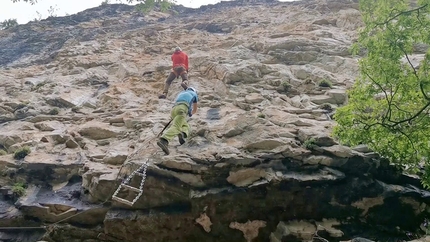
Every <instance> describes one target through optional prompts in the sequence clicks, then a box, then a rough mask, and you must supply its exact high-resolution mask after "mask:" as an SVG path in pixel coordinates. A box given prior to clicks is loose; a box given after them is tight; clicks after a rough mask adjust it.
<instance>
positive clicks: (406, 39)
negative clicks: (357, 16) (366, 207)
mask: <svg viewBox="0 0 430 242" xmlns="http://www.w3.org/2000/svg"><path fill="white" fill-rule="evenodd" d="M360 11H361V13H362V18H363V21H364V24H365V26H364V28H363V29H361V30H360V32H359V39H358V42H357V43H356V44H355V45H354V46H353V52H354V54H359V53H363V52H364V53H365V56H364V58H361V59H360V61H359V66H360V76H359V78H358V80H356V82H355V84H354V86H353V88H352V89H351V90H350V92H349V100H348V104H347V105H345V106H343V107H341V108H339V109H338V110H337V112H336V114H335V116H334V117H335V119H336V121H337V122H338V125H337V126H336V127H335V129H334V135H335V136H336V137H338V138H339V139H340V140H341V141H342V142H344V143H346V144H348V145H358V144H367V145H369V147H370V148H372V149H373V150H374V151H376V152H378V153H380V154H381V155H382V156H384V157H386V158H388V159H390V160H391V161H392V162H393V163H395V164H397V165H399V166H401V167H403V168H405V169H407V170H409V171H412V172H418V171H420V170H424V172H423V174H422V182H423V184H424V185H425V186H426V187H430V167H429V166H428V165H429V163H430V161H429V155H430V148H429V142H430V136H429V135H428V134H429V133H430V116H429V112H430V79H429V76H430V65H429V64H430V52H429V51H428V49H427V48H426V46H427V45H428V44H430V35H429V33H430V31H429V26H430V15H429V13H430V0H419V1H418V2H417V4H413V3H412V1H410V0H401V1H400V0H399V1H386V0H377V1H374V0H360ZM423 167H424V169H422V168H423Z"/></svg>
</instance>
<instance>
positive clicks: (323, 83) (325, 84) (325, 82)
mask: <svg viewBox="0 0 430 242" xmlns="http://www.w3.org/2000/svg"><path fill="white" fill-rule="evenodd" d="M318 86H320V87H330V88H331V87H332V86H333V84H332V83H331V81H329V80H326V79H324V80H321V81H320V83H319V84H318Z"/></svg>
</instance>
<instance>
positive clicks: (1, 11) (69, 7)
mask: <svg viewBox="0 0 430 242" xmlns="http://www.w3.org/2000/svg"><path fill="white" fill-rule="evenodd" d="M0 1H1V3H0V21H3V20H5V19H17V20H18V23H19V24H25V23H27V22H28V21H31V20H34V19H35V18H38V19H39V18H42V19H44V18H47V17H48V16H49V12H48V9H50V8H51V6H52V8H51V9H54V11H55V12H54V13H55V15H56V16H64V15H66V14H75V13H77V12H81V11H83V10H85V9H88V8H93V7H97V6H99V5H100V4H101V3H102V2H103V0H38V1H37V3H36V4H35V5H31V4H29V3H25V2H17V3H13V2H12V0H0ZM223 1H230V0H223ZM281 1H291V0H281ZM120 2H122V3H126V0H110V3H120ZM218 2H220V0H177V1H176V3H177V4H180V5H184V6H185V7H189V8H198V7H200V6H202V5H208V4H215V3H218Z"/></svg>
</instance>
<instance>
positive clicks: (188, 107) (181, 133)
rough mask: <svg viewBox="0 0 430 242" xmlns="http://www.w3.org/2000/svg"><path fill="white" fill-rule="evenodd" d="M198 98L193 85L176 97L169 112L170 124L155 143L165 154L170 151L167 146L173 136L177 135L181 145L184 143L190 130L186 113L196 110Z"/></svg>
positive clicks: (189, 114) (190, 113) (190, 114)
mask: <svg viewBox="0 0 430 242" xmlns="http://www.w3.org/2000/svg"><path fill="white" fill-rule="evenodd" d="M198 100H199V98H198V95H197V90H196V89H195V88H193V87H188V88H187V89H186V90H184V91H182V92H180V93H179V94H178V96H177V97H176V100H175V105H174V106H173V109H172V111H171V113H170V116H171V118H172V124H171V126H170V127H169V129H168V130H167V131H166V133H164V134H163V135H162V136H161V138H160V140H158V142H157V145H158V146H159V147H160V148H161V149H162V150H163V151H164V153H165V154H166V155H168V154H169V153H170V152H169V148H168V145H169V142H170V140H172V139H173V138H174V137H175V136H178V139H179V143H180V144H181V145H183V144H184V143H185V139H186V138H187V137H188V135H189V132H190V126H189V125H188V122H187V115H188V116H189V117H191V116H193V114H195V113H196V112H197V102H198Z"/></svg>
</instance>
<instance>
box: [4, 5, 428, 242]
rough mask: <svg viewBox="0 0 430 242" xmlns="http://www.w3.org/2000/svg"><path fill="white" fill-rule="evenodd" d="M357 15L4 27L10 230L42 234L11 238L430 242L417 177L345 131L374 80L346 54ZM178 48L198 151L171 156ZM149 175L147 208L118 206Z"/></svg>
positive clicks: (232, 8)
mask: <svg viewBox="0 0 430 242" xmlns="http://www.w3.org/2000/svg"><path fill="white" fill-rule="evenodd" d="M357 9H358V7H357V3H356V2H355V1H347V0H330V1H310V0H309V1H300V2H290V3H287V2H284V3H281V2H277V1H269V0H265V1H263V0H258V1H231V2H221V3H219V4H216V5H208V6H203V7H201V8H200V9H187V8H184V7H181V6H176V7H175V8H174V10H175V11H176V13H177V14H172V12H171V13H161V12H157V11H151V12H150V13H148V14H142V13H137V12H134V10H133V8H132V7H130V6H126V5H122V4H112V5H107V6H100V7H97V8H93V9H89V10H86V11H83V12H81V13H78V14H76V15H72V16H68V17H58V18H48V19H46V20H43V21H39V22H32V23H29V24H26V25H20V26H17V27H14V28H11V29H8V30H3V31H1V32H0V43H1V45H0V46H7V48H6V47H3V48H2V47H0V68H1V69H0V73H1V76H2V78H1V80H0V85H1V88H0V96H1V98H0V102H1V105H0V125H1V126H0V150H3V153H6V154H5V155H1V156H0V170H1V174H2V176H1V178H0V181H1V183H0V185H1V188H0V189H1V191H2V192H1V198H2V199H0V205H1V206H0V211H2V212H1V213H0V214H1V218H2V219H1V221H2V222H1V223H2V226H4V227H11V226H31V227H32V229H34V230H31V231H30V230H29V231H30V232H28V233H23V234H18V233H11V232H10V231H8V230H5V232H4V233H0V240H15V241H35V239H34V238H38V239H41V240H44V241H50V242H53V241H88V242H89V241H130V242H140V241H252V242H255V241H270V242H278V241H312V240H318V239H320V240H321V239H326V240H328V241H358V240H360V239H362V240H363V241H365V240H366V239H364V238H367V239H368V240H377V241H385V240H389V239H393V238H396V239H397V240H411V239H412V237H411V235H413V236H415V237H417V236H420V235H421V234H423V231H424V230H425V228H423V224H422V223H423V221H425V219H426V218H427V217H428V216H429V214H428V213H429V211H430V210H429V209H428V204H429V202H430V201H429V200H428V197H429V195H430V193H429V192H428V191H427V190H425V189H424V188H423V187H421V185H420V182H419V179H418V178H417V177H414V176H411V175H408V174H403V173H402V172H401V171H399V170H397V169H396V168H395V167H393V166H391V165H390V164H389V162H388V161H386V160H384V159H383V158H381V157H379V156H378V154H375V153H374V152H372V151H371V150H369V149H368V148H367V147H366V146H365V145H362V146H359V147H347V146H344V145H341V144H339V143H338V142H337V141H336V139H335V138H334V137H332V136H331V129H332V127H333V125H334V124H335V121H333V120H332V116H333V113H334V112H335V111H336V108H337V107H339V106H341V105H343V104H345V103H346V102H347V101H348V100H347V94H346V90H347V88H348V87H349V86H351V84H352V83H353V80H354V79H355V77H356V75H357V71H358V66H357V59H355V58H354V57H353V56H351V55H350V54H349V51H348V49H349V47H350V46H351V44H352V43H353V42H354V41H355V40H356V35H357V33H356V29H357V28H358V27H359V26H362V23H361V21H360V14H359V12H358V10H357ZM42 42H43V43H44V44H43V45H42V44H40V43H42ZM45 43H46V44H45ZM177 45H179V46H181V47H182V48H183V49H184V51H185V52H187V53H188V54H189V56H190V62H191V63H190V67H191V68H190V73H189V74H190V82H191V84H192V85H193V86H195V87H196V88H197V89H198V90H199V99H200V102H199V111H198V113H197V114H196V115H193V117H191V118H190V119H189V123H190V125H191V127H192V131H191V133H190V137H189V138H188V140H187V142H186V143H185V144H184V145H181V146H180V145H179V143H178V142H177V139H176V138H175V139H174V140H173V141H172V142H171V144H170V146H169V147H170V151H171V153H170V155H168V156H164V153H162V151H161V150H160V149H159V148H158V147H157V146H156V144H155V143H156V139H157V135H158V133H159V132H160V131H161V130H162V129H163V127H164V125H166V124H167V122H168V120H169V113H170V110H171V107H172V101H173V99H174V97H175V96H176V95H177V93H178V92H179V91H180V90H181V87H180V86H179V85H178V82H177V81H176V80H175V82H174V83H173V85H172V86H171V88H170V91H169V94H168V96H167V99H158V98H157V96H158V94H159V92H160V91H161V90H162V87H163V84H164V81H165V78H166V77H167V75H168V73H169V71H170V65H171V63H170V59H169V56H170V54H171V50H172V48H173V47H175V46H177ZM25 147H29V148H30V153H29V154H28V155H27V156H25V158H22V159H17V158H14V155H13V153H14V152H15V151H19V150H20V149H23V148H25ZM144 163H146V164H147V173H146V177H145V180H144V181H143V182H142V180H141V179H142V178H141V177H138V176H136V177H135V178H133V179H132V180H131V185H133V186H135V187H139V185H141V184H143V194H142V196H141V197H140V198H139V199H138V200H137V201H136V203H135V204H134V205H133V206H128V205H126V204H122V203H118V202H116V201H113V200H112V199H111V197H112V195H113V193H114V191H115V190H116V189H117V187H118V185H119V184H120V182H121V181H123V180H124V179H126V178H127V176H128V175H129V174H131V173H132V172H133V171H134V170H136V169H138V168H139V167H141V166H142V165H143V164H144ZM118 196H120V197H123V198H126V199H128V200H133V199H134V198H135V197H136V196H137V193H136V192H135V191H129V190H125V189H121V190H120V191H119V193H118ZM426 226H427V225H426ZM20 236H21V237H20ZM25 236H27V237H28V236H32V238H31V239H30V237H28V238H27V237H25ZM19 239H20V240H19ZM360 241H361V240H360Z"/></svg>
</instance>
